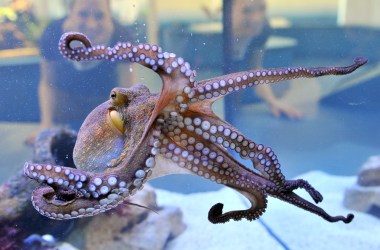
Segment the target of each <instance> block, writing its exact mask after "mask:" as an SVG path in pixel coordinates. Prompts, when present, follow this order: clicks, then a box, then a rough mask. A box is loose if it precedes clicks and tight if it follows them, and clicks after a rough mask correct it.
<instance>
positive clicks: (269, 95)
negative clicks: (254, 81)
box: [256, 84, 303, 119]
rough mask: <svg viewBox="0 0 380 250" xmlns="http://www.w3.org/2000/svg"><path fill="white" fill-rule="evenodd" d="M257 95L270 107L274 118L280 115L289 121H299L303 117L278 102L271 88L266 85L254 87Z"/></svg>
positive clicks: (289, 106)
mask: <svg viewBox="0 0 380 250" xmlns="http://www.w3.org/2000/svg"><path fill="white" fill-rule="evenodd" d="M256 92H257V94H258V95H259V96H260V97H261V98H262V99H263V100H264V101H265V102H266V103H267V104H268V105H269V106H270V108H271V112H272V114H273V115H274V116H275V117H279V116H280V115H281V114H284V115H286V116H287V117H288V118H291V119H299V118H301V117H302V116H303V114H302V112H301V111H299V110H298V109H296V108H294V107H293V106H291V105H289V104H287V103H285V102H283V101H281V100H279V99H278V98H277V97H276V96H275V95H274V94H273V91H272V89H271V87H270V86H269V85H267V84H260V85H257V86H256Z"/></svg>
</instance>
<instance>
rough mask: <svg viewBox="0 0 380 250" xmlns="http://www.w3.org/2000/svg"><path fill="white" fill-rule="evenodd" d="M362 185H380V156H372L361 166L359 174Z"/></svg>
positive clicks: (359, 181) (359, 182)
mask: <svg viewBox="0 0 380 250" xmlns="http://www.w3.org/2000/svg"><path fill="white" fill-rule="evenodd" d="M358 184H359V185H360V186H364V187H369V186H380V156H379V155H378V156H372V157H370V158H369V159H368V160H367V161H366V162H365V163H364V164H363V166H362V167H361V169H360V171H359V175H358Z"/></svg>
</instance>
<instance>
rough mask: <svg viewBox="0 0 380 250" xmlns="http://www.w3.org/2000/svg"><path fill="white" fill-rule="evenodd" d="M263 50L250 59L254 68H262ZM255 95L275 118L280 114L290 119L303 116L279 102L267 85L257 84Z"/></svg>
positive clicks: (289, 106) (298, 111) (291, 107)
mask: <svg viewBox="0 0 380 250" xmlns="http://www.w3.org/2000/svg"><path fill="white" fill-rule="evenodd" d="M264 53H265V52H264V49H260V50H258V51H257V52H256V53H255V54H254V55H253V56H252V57H251V59H250V64H251V65H253V66H254V68H256V69H258V68H262V62H263V58H264ZM255 88H256V89H255V90H256V93H257V94H258V95H259V96H260V98H261V99H263V100H264V101H265V102H266V103H267V104H268V105H269V106H270V108H271V112H272V114H273V115H274V116H275V117H279V116H280V115H281V114H284V115H286V116H287V117H288V118H291V119H299V118H301V117H302V116H303V114H302V112H301V111H300V110H298V109H296V108H294V107H293V106H291V105H289V104H287V103H285V102H283V101H281V100H279V99H278V98H277V97H276V96H275V95H274V94H273V91H272V88H271V86H270V85H269V84H259V85H257V86H256V87H255Z"/></svg>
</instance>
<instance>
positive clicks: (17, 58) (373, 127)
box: [0, 0, 380, 249]
mask: <svg viewBox="0 0 380 250" xmlns="http://www.w3.org/2000/svg"><path fill="white" fill-rule="evenodd" d="M32 2H34V4H35V8H41V6H39V3H38V1H32ZM148 2H149V3H151V2H150V1H148ZM256 2H260V1H256ZM293 2H294V3H293ZM293 2H292V3H293V4H294V5H295V6H298V5H297V4H299V3H296V2H295V1H293ZM338 2H339V3H338ZM343 2H345V8H343V7H342V6H341V4H342V3H343ZM50 4H51V6H50ZM57 4H58V2H55V1H51V2H50V1H49V6H50V7H54V8H56V9H62V6H61V5H57ZM220 4H221V3H220V2H218V1H211V2H210V3H204V5H202V6H203V7H202V9H200V8H198V7H197V6H198V5H197V4H189V3H180V2H178V3H174V1H173V2H172V3H170V4H169V3H160V5H159V6H158V3H155V4H147V3H145V5H144V4H142V3H139V4H137V3H133V4H131V3H126V2H123V1H117V3H116V1H115V6H116V7H119V8H117V9H118V10H120V9H125V8H131V9H133V13H132V14H133V15H132V16H133V18H134V19H133V20H130V19H131V18H132V17H125V16H124V15H123V14H122V13H121V12H120V11H118V12H117V14H118V15H117V16H119V17H120V18H124V19H123V20H120V22H121V23H123V24H128V25H129V26H130V30H132V34H133V36H134V37H133V39H132V41H142V42H144V41H146V40H148V41H155V43H157V44H159V45H160V46H161V47H163V49H164V50H165V51H168V52H173V53H176V55H177V57H183V58H184V59H185V60H186V61H188V62H189V63H190V65H191V67H192V69H196V70H197V80H203V79H207V78H212V77H215V76H220V75H223V74H224V73H223V71H224V70H226V65H228V63H230V61H229V62H226V61H224V56H225V54H224V53H226V52H225V51H223V37H222V33H221V32H222V27H223V23H222V18H221V13H220V11H219V7H218V6H220ZM132 5H133V6H132ZM228 5H229V3H228V4H227V6H228ZM308 5H310V6H312V5H315V10H311V9H309V8H307V9H305V13H308V14H307V15H306V14H305V13H304V12H303V11H302V10H300V11H297V12H295V11H293V9H299V8H301V7H302V8H303V7H305V6H302V5H300V6H298V7H294V8H293V7H292V8H289V7H285V6H283V4H282V3H281V1H277V0H276V1H268V4H267V11H268V13H267V14H268V18H269V20H270V24H271V26H272V29H273V30H272V31H271V33H270V36H269V38H268V40H267V42H266V43H265V47H263V48H261V50H260V51H255V53H259V54H260V53H261V52H262V51H265V53H264V54H263V58H262V60H261V61H260V62H259V63H257V61H255V62H252V63H250V64H248V65H243V63H241V62H240V63H239V65H232V66H231V67H232V68H234V67H235V68H234V71H240V70H248V69H250V68H253V67H261V66H262V67H265V68H276V67H288V66H289V67H291V66H305V67H309V66H346V65H350V64H351V63H352V59H353V58H354V57H356V56H363V57H366V58H368V59H369V62H368V63H367V64H366V65H364V66H363V67H361V68H360V69H358V70H357V71H356V72H354V73H352V74H350V75H348V76H329V77H324V78H316V79H314V78H313V79H295V80H289V81H286V82H282V83H278V84H275V85H273V87H272V91H273V92H274V95H275V96H276V98H278V99H279V100H283V101H284V102H285V103H287V104H289V105H291V106H292V107H295V108H296V109H298V110H300V111H302V112H303V117H302V118H300V119H288V118H286V117H285V116H284V115H282V116H281V117H274V116H273V115H272V114H271V111H270V108H269V106H268V105H267V104H266V103H264V102H263V101H262V100H260V99H258V98H257V93H256V94H255V92H254V91H253V90H252V89H247V90H245V94H243V95H241V96H240V98H241V99H240V100H239V102H232V103H231V102H230V103H229V104H226V102H224V101H223V100H221V101H217V102H216V103H215V105H214V107H213V108H214V111H215V113H216V114H217V115H218V116H220V117H222V118H223V119H227V121H228V122H229V123H231V124H232V125H233V126H235V127H236V128H237V129H238V130H239V131H240V132H241V133H242V134H244V135H245V136H247V137H248V138H250V139H252V140H253V141H254V142H255V143H260V144H263V145H264V146H269V147H271V148H272V149H273V151H274V152H275V154H276V155H277V157H278V160H279V162H280V164H281V171H282V173H283V174H284V175H285V176H286V178H287V179H296V178H297V179H298V178H302V179H305V180H307V181H308V182H309V183H310V184H311V185H313V186H314V187H315V188H316V189H317V190H318V191H320V192H321V194H322V195H323V196H324V200H323V202H321V203H320V204H318V205H320V206H321V207H322V208H323V209H325V210H326V212H328V213H329V214H332V215H344V216H346V215H347V214H348V213H354V214H355V219H354V221H353V222H352V223H350V224H344V223H342V222H337V223H328V222H326V221H325V220H323V219H322V218H320V217H319V216H316V215H315V214H312V213H309V212H307V211H304V210H303V209H301V208H298V207H295V206H293V205H290V204H287V203H285V202H283V201H280V200H278V199H275V198H269V202H268V204H267V209H266V212H265V213H264V215H263V216H261V217H260V219H259V220H256V221H252V222H249V221H247V220H245V219H243V220H241V221H238V222H235V221H230V222H228V223H226V224H223V225H214V224H211V223H210V222H209V221H208V219H207V215H208V212H209V209H210V208H211V207H212V206H213V205H214V204H216V203H223V204H224V205H225V207H224V208H223V211H224V212H227V211H232V210H239V209H245V208H247V207H249V206H250V203H249V201H248V199H245V198H244V197H243V196H242V195H240V194H239V193H238V192H236V191H235V190H233V189H231V188H228V187H226V186H225V185H221V184H217V183H215V182H213V181H210V179H212V175H213V174H214V172H215V171H214V172H213V170H212V171H209V175H208V176H207V177H206V178H202V177H200V176H197V175H182V174H181V175H179V174H174V175H169V176H165V177H162V178H158V179H154V180H152V181H149V184H151V185H152V186H153V187H154V189H149V188H148V187H145V188H144V189H142V190H141V191H140V190H138V191H137V194H136V195H135V196H133V197H138V198H134V199H133V200H131V201H130V202H132V203H136V204H139V205H142V206H145V207H147V208H148V209H144V208H139V207H136V206H130V205H120V206H118V207H117V208H115V209H112V210H110V211H109V212H107V213H102V214H100V215H95V216H93V217H89V218H82V219H73V220H64V221H57V220H52V219H49V218H46V217H45V216H42V215H40V214H39V213H38V212H37V211H36V210H35V209H34V208H33V206H32V203H31V201H30V197H31V192H32V191H33V190H34V188H36V183H35V182H34V181H33V180H31V179H27V178H25V177H24V176H23V173H22V171H23V165H24V163H25V162H26V161H31V160H32V158H33V155H34V157H35V155H36V154H38V155H39V156H41V155H43V156H46V152H42V151H33V150H34V149H33V147H32V146H28V145H26V144H25V140H26V139H27V138H28V137H30V136H31V135H33V134H36V133H37V132H38V131H39V119H40V117H41V113H40V109H39V99H38V84H39V81H40V79H41V78H40V73H41V68H40V62H41V57H40V55H39V54H38V50H37V46H38V42H37V41H38V38H39V37H40V34H41V32H42V30H43V27H44V25H45V23H44V22H43V21H41V22H37V21H36V20H39V18H40V19H41V20H43V18H57V16H59V15H62V13H65V11H63V9H62V11H57V12H55V13H50V12H51V11H48V12H49V13H46V15H48V16H38V15H42V13H38V12H37V13H35V14H34V15H36V16H34V17H36V18H37V19H33V18H34V17H33V18H32V16H28V15H25V16H23V18H26V19H22V20H24V22H21V23H20V22H17V25H19V27H21V28H23V29H27V30H28V32H27V33H26V34H27V38H25V39H29V40H28V42H27V43H22V42H14V40H11V41H12V42H8V44H7V43H4V44H2V46H3V47H2V48H3V50H0V71H1V72H0V78H1V86H2V91H0V138H1V143H0V152H1V153H0V184H1V186H0V232H1V235H2V236H0V249H56V248H55V247H59V246H60V244H63V243H65V244H71V245H73V246H74V247H76V248H78V249H101V248H107V249H108V248H109V249H113V248H115V246H117V247H116V248H118V249H136V246H138V247H141V249H152V246H153V245H154V246H155V247H157V246H158V247H157V249H194V248H201V249H231V248H232V247H233V248H235V249H256V248H257V249H305V248H307V249H337V248H338V247H339V248H344V249H379V248H380V241H379V240H378V239H377V238H376V236H377V235H378V234H379V233H380V232H379V229H380V220H379V219H378V218H379V213H378V209H379V207H378V206H376V205H374V206H372V207H370V208H368V209H367V210H371V214H369V213H364V212H358V211H354V210H352V209H348V208H346V207H345V206H344V202H345V199H344V197H345V194H346V193H347V192H348V191H347V190H350V188H352V187H355V183H356V181H357V173H358V172H359V170H360V167H361V166H362V165H363V163H364V162H365V161H366V160H367V159H368V158H369V157H371V156H373V155H379V152H380V127H379V124H380V116H379V111H378V109H379V107H380V100H379V98H378V93H379V91H380V87H379V86H380V85H379V84H378V82H379V79H380V68H379V65H380V64H379V62H380V53H379V50H378V41H379V38H380V29H379V27H380V24H378V23H372V22H373V21H372V20H373V19H371V18H369V20H367V19H366V18H365V17H360V18H362V19H361V20H362V21H360V22H359V23H355V20H356V19H355V18H352V13H351V11H352V10H356V9H358V8H364V10H365V11H367V12H368V13H372V12H370V9H375V8H371V7H369V6H370V5H364V4H363V5H361V6H351V5H352V3H351V2H350V1H336V2H334V1H331V3H323V1H322V2H320V1H312V2H311V3H309V4H308ZM115 6H114V7H115ZM310 6H309V7H310ZM54 8H53V9H54ZM172 9H175V15H174V14H173V15H172V16H171V15H168V13H170V12H172V13H174V12H173V11H174V10H172ZM321 9H326V12H325V13H324V12H323V11H321ZM343 10H345V11H347V13H346V15H347V16H342V15H343V14H342V13H343V12H342V11H343ZM246 11H249V10H246ZM298 12H299V13H298ZM367 12H365V13H367ZM375 12H376V11H375ZM60 13H61V14H60ZM350 13H351V14H350ZM375 14H378V13H375ZM371 15H372V14H368V16H371ZM350 17H351V19H352V20H351V19H350ZM355 17H356V14H355ZM0 20H2V19H0ZM18 20H19V21H20V20H21V19H18ZM25 20H26V23H25ZM338 20H339V22H343V21H342V20H346V24H344V23H343V24H342V25H337V24H336V23H337V22H338ZM350 20H351V21H350ZM363 20H364V21H363ZM12 22H13V21H12ZM25 24H27V25H25ZM227 24H228V25H230V24H231V23H228V22H227ZM357 24H360V25H357ZM0 25H3V26H4V25H5V23H4V22H2V23H0ZM34 25H35V26H34ZM242 25H244V24H242ZM257 25H259V24H257ZM4 27H5V26H4ZM230 28H231V27H230ZM25 32H26V31H25ZM59 35H60V34H59ZM57 42H58V41H56V40H54V41H51V44H52V46H51V48H48V50H49V51H56V49H57ZM234 42H239V46H235V44H234ZM53 45H54V46H53ZM230 45H231V47H229V48H227V52H228V53H227V54H230V56H231V57H232V59H231V58H230V59H231V61H234V62H237V61H239V60H240V59H241V58H239V57H238V56H237V54H239V53H243V54H244V50H243V51H240V50H239V48H240V47H241V46H243V45H244V39H243V38H239V39H236V38H235V39H232V43H231V44H230ZM6 46H8V47H6ZM14 47H19V48H16V49H15V50H5V49H11V48H14ZM20 47H21V48H20ZM245 53H248V52H245ZM62 62H65V61H64V60H62V61H61V63H62ZM52 64H53V63H52ZM251 65H252V66H251ZM82 66H83V65H82ZM82 66H80V67H82ZM97 66H98V65H95V66H94V67H95V68H96V67H97ZM77 67H79V66H77ZM89 67H90V68H91V67H92V66H91V65H90V66H89ZM107 67H108V69H110V68H113V67H116V64H107ZM100 68H102V69H103V70H104V69H105V67H100ZM55 73H57V72H55ZM58 73H59V74H58V76H59V77H62V78H64V77H65V73H66V74H67V72H61V71H60V72H58ZM107 73H109V72H104V75H102V76H105V75H106V74H107ZM124 73H126V74H127V75H128V76H129V77H130V78H128V82H127V83H126V84H125V85H124V86H126V85H128V86H131V85H132V83H134V82H139V83H143V84H145V85H147V86H148V87H149V88H150V90H151V91H152V92H159V91H160V88H161V79H160V78H159V76H158V75H157V74H156V73H154V72H153V71H152V70H149V69H145V68H144V67H142V66H140V65H139V66H136V65H134V64H130V65H127V67H125V72H124ZM49 74H52V75H53V74H54V72H53V71H49ZM131 76H133V77H131ZM112 77H113V78H112V79H116V77H114V75H112ZM77 79H78V78H75V79H73V78H72V79H71V81H73V82H74V83H75V84H71V85H70V86H73V89H72V90H74V88H75V90H74V91H73V93H74V94H72V95H71V96H70V95H65V94H62V96H60V97H57V98H58V99H60V101H66V103H69V104H73V106H70V105H63V104H60V108H61V109H62V110H66V115H68V116H70V114H71V113H70V112H73V113H75V112H77V111H78V110H77V109H76V106H75V105H74V104H79V106H81V105H82V106H85V104H84V103H85V101H86V102H88V103H91V100H90V98H89V93H90V92H96V91H94V90H96V88H95V87H94V88H93V89H92V91H90V90H89V89H85V88H83V86H82V87H81V86H79V85H80V84H79V83H78V84H77V83H76V80H77ZM87 80H88V82H87V85H86V86H87V88H91V86H92V85H91V81H95V80H96V79H94V77H89V78H88V79H87ZM107 84H109V85H107V89H106V90H105V92H107V94H105V96H104V97H100V96H96V97H94V99H96V100H97V101H96V103H95V104H94V103H93V104H92V105H93V107H91V108H88V110H92V109H93V108H94V107H95V106H96V105H98V104H100V103H101V102H102V101H103V100H104V101H105V100H107V99H108V98H109V97H108V93H109V92H110V91H111V89H112V87H113V85H114V84H113V83H107ZM174 84H175V83H174ZM75 85H78V86H76V87H75ZM115 85H116V83H115ZM104 86H105V85H104ZM108 88H109V89H108ZM44 97H45V98H47V97H48V96H47V95H45V96H44ZM41 100H44V98H42V99H41ZM41 100H40V101H41ZM98 100H99V101H98ZM100 100H101V101H100ZM82 101H83V102H82ZM77 113H78V112H77ZM87 113H89V111H88V112H87V111H86V114H85V115H87ZM142 113H143V114H147V112H142ZM57 114H58V113H57ZM78 116H79V117H81V116H80V115H78ZM83 119H84V117H81V118H79V119H78V117H75V119H74V118H73V119H72V120H69V121H68V122H67V123H68V124H69V126H70V125H71V128H74V129H78V128H79V124H81V123H82V121H83ZM95 123H96V121H95ZM139 125H140V124H135V127H138V126H139ZM131 129H132V128H131ZM105 138H107V136H103V137H101V139H105ZM61 139H62V138H61ZM102 142H103V141H102ZM63 145H64V146H62V147H64V149H65V150H68V151H70V152H71V151H72V148H71V147H72V145H69V143H64V144H63ZM113 146H114V148H117V147H118V146H117V145H116V144H113ZM40 149H41V147H40ZM50 150H51V151H52V153H53V156H54V157H56V155H59V152H63V151H60V150H58V151H59V152H58V151H56V150H55V149H51V148H50ZM92 150H95V149H94V148H92ZM90 151H91V150H90ZM57 152H58V153H57ZM115 152H119V151H115ZM90 153H91V152H86V153H84V154H83V155H84V156H87V155H89V154H90ZM229 153H230V154H231V155H232V156H233V157H235V158H236V159H237V160H238V161H239V162H241V163H242V164H243V165H244V166H246V167H247V168H250V169H252V163H251V162H250V161H249V160H243V159H241V158H240V157H239V155H238V154H237V153H236V152H234V151H232V150H229ZM60 157H64V158H67V157H71V154H70V153H67V152H64V153H63V156H62V155H61V156H60ZM139 157H142V156H139ZM144 157H145V156H144ZM164 166H167V167H169V166H171V163H167V165H164ZM128 167H134V166H128ZM174 168H175V169H181V168H178V166H177V165H175V164H174ZM127 169H128V170H129V169H130V168H127ZM192 170H193V171H195V170H194V168H193V169H192ZM57 171H58V170H57ZM140 174H141V172H139V173H137V172H136V173H135V175H140ZM203 174H204V173H203V172H198V175H203ZM44 178H45V177H44ZM73 178H74V179H75V178H76V177H73ZM78 178H79V179H80V178H81V177H80V176H79V175H78V177H77V179H78ZM216 178H217V177H216ZM112 180H113V179H108V182H109V181H112ZM85 181H86V180H85ZM85 181H83V183H85ZM57 182H58V181H57ZM83 183H81V184H77V183H76V185H75V186H77V185H79V186H80V185H86V184H83ZM104 183H105V182H104ZM102 185H103V184H102ZM104 185H106V184H104ZM230 185H233V184H230ZM73 187H74V186H73ZM104 187H106V186H104ZM376 188H377V189H378V187H376ZM363 190H364V189H363ZM99 192H100V191H99ZM376 192H377V191H376ZM297 194H299V195H300V196H302V197H304V198H306V199H308V201H310V202H312V200H311V199H310V198H308V197H309V195H308V194H307V193H306V192H304V191H303V190H297ZM91 195H93V194H91ZM91 195H90V196H91ZM107 195H108V194H107ZM57 196H59V197H58V198H57V197H55V198H57V199H56V200H55V201H57V200H58V201H59V203H63V202H68V203H69V204H70V202H71V200H72V199H74V196H75V195H73V194H72V193H70V191H66V193H65V192H63V193H60V194H58V195H57ZM91 197H92V196H91ZM102 197H103V196H102ZM107 197H108V196H107ZM110 197H111V198H112V196H110ZM110 197H109V199H111V198H110ZM359 197H360V198H361V199H360V200H359V201H358V202H356V203H357V205H363V204H365V202H366V195H365V194H364V193H360V195H359ZM49 198H52V199H53V200H54V197H50V196H49ZM103 198H104V197H103ZM92 199H93V200H96V199H95V198H92ZM102 202H107V201H106V200H104V199H103V201H102ZM157 205H158V206H157ZM57 206H60V205H57ZM68 206H70V205H68ZM151 210H154V211H156V212H157V214H156V213H153V212H152V211H151ZM20 211H21V212H20ZM78 211H79V210H78ZM179 211H182V214H181V213H180V212H179ZM70 216H75V212H74V213H70ZM184 225H187V226H186V228H185V227H184ZM305 229H307V230H305ZM226 239H228V240H226ZM149 244H151V245H149ZM62 248H63V247H62ZM59 249H60V248H59Z"/></svg>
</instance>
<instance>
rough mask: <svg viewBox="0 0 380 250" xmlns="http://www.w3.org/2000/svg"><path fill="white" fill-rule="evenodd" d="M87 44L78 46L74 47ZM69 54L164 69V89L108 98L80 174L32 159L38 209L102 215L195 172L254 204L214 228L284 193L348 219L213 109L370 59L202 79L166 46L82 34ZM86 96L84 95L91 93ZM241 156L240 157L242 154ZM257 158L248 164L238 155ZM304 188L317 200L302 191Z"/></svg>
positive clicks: (67, 37) (52, 214)
mask: <svg viewBox="0 0 380 250" xmlns="http://www.w3.org/2000/svg"><path fill="white" fill-rule="evenodd" d="M73 41H76V42H81V45H79V46H75V47H73V46H72V42H73ZM58 47H59V50H60V52H61V54H62V55H63V56H64V57H66V58H68V59H70V60H74V61H91V60H110V61H116V60H121V61H130V62H133V63H138V64H141V65H143V66H145V67H147V68H149V69H151V70H153V71H155V72H156V73H157V74H158V75H159V76H160V78H161V79H162V83H163V86H162V90H161V92H160V93H150V91H149V89H148V88H147V87H146V86H144V85H141V84H140V85H135V86H134V87H131V88H114V89H112V90H111V93H110V97H109V100H107V101H106V102H104V103H102V104H100V105H99V106H98V107H96V108H95V109H94V110H93V111H92V112H91V113H90V114H89V115H88V116H87V118H86V119H85V120H84V122H83V124H82V126H81V128H80V130H79V132H78V137H77V140H76V142H75V147H74V150H73V159H74V163H75V168H72V167H67V166H60V165H55V164H53V163H52V164H42V163H41V164H39V163H30V162H26V163H25V165H24V173H25V175H26V176H27V177H29V178H31V179H34V180H36V181H38V182H40V183H41V185H40V186H39V187H38V188H36V189H35V190H34V191H33V192H32V197H31V201H32V204H33V206H34V207H35V209H36V210H37V211H38V212H39V213H40V214H42V215H44V216H47V217H49V218H51V219H55V220H62V219H73V218H80V217H86V216H93V215H96V214H99V213H102V212H105V211H107V210H110V209H112V208H114V207H116V206H118V205H119V204H125V203H128V199H129V197H131V196H133V195H134V194H135V193H136V192H138V191H139V190H141V189H142V188H143V186H144V184H145V183H146V182H147V181H149V180H151V179H154V178H158V177H161V176H165V175H169V174H193V175H198V176H200V177H203V178H206V179H208V180H210V181H213V182H216V183H218V184H222V185H225V186H227V187H229V188H232V189H234V190H236V191H238V192H239V193H241V194H242V195H244V196H245V197H246V198H247V199H248V200H249V202H250V206H248V208H247V209H242V210H234V211H228V212H223V206H224V205H223V204H222V203H217V204H215V205H213V206H212V207H211V209H210V210H209V212H208V219H209V221H210V222H211V223H214V224H216V223H225V222H228V221H229V220H236V221H238V220H241V219H243V218H244V219H247V220H249V221H252V220H255V219H257V218H259V217H260V216H261V215H262V214H263V213H264V212H265V209H266V206H267V197H268V196H271V197H275V198H278V199H280V200H282V201H285V202H288V203H290V204H293V205H295V206H297V207H299V208H302V209H304V210H306V211H309V212H311V213H314V214H316V215H319V216H321V217H322V218H323V219H325V220H327V221H329V222H337V221H342V222H344V223H349V222H351V221H352V219H353V218H354V215H353V214H348V215H346V216H343V215H338V216H332V215H330V214H328V213H327V212H326V211H325V210H323V209H322V208H321V207H319V206H317V205H316V204H314V203H319V202H321V201H322V199H323V197H322V195H321V194H320V193H319V192H318V191H317V190H316V189H315V188H314V187H313V186H312V185H311V184H309V183H308V182H307V181H306V180H303V179H296V180H288V179H286V178H285V176H284V175H283V174H282V172H281V165H280V162H279V160H278V159H277V156H276V154H275V153H274V151H273V150H272V148H271V147H268V146H264V145H262V144H259V143H256V142H254V141H252V140H251V139H249V138H247V137H246V136H245V135H244V134H242V133H241V132H239V131H238V129H236V128H235V127H233V126H232V125H231V124H229V123H228V122H226V121H225V120H223V119H221V118H219V117H218V116H217V115H216V114H215V113H214V112H213V111H212V104H213V103H214V102H215V101H216V100H218V99H220V98H222V97H224V96H226V95H228V94H231V93H233V92H237V91H240V90H244V89H246V88H248V87H253V86H255V85H258V84H272V83H275V82H279V81H284V80H289V79H294V78H302V77H306V78H312V77H320V76H325V75H345V74H349V73H351V72H353V71H355V70H356V69H357V68H359V67H361V66H362V65H363V64H365V63H366V62H367V59H365V58H363V57H357V58H355V59H354V63H353V64H352V65H350V66H346V67H285V68H272V69H257V70H249V71H244V72H238V73H232V74H227V75H223V76H219V77H214V78H211V79H207V80H202V81H196V80H195V77H196V72H195V71H194V70H192V69H191V68H190V65H189V63H187V62H186V61H185V60H184V59H183V58H181V57H177V56H176V55H175V54H173V53H169V52H164V51H163V49H162V48H161V47H159V46H157V45H150V44H137V45H133V44H131V43H129V42H119V43H117V44H116V45H115V46H114V47H105V46H102V45H95V46H94V45H92V44H91V42H90V40H89V39H88V38H87V37H86V36H85V35H84V34H81V33H76V32H68V33H65V34H63V35H62V37H61V39H60V41H59V45H58ZM84 98H85V94H84ZM233 155H235V156H233ZM239 157H241V158H242V159H249V160H250V161H251V162H252V166H245V165H243V164H242V163H240V162H239V161H238V158H239ZM296 189H304V190H305V191H306V192H307V194H308V195H310V197H311V199H312V200H313V201H314V203H313V202H311V201H308V200H306V199H305V198H302V197H301V196H300V195H298V194H296V193H295V190H296Z"/></svg>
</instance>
